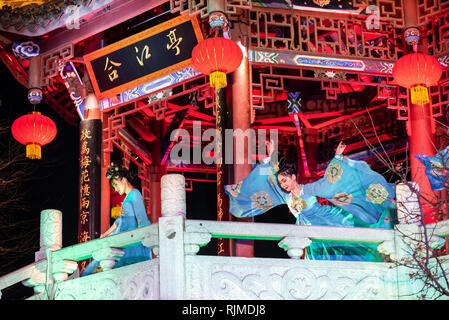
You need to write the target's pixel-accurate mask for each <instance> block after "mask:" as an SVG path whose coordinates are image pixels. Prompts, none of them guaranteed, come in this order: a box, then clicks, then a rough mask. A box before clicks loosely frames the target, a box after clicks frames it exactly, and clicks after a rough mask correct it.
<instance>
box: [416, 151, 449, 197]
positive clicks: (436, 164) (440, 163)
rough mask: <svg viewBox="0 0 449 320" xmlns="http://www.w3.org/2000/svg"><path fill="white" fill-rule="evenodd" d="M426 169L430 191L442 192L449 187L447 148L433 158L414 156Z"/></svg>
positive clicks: (420, 155) (448, 153) (448, 152)
mask: <svg viewBox="0 0 449 320" xmlns="http://www.w3.org/2000/svg"><path fill="white" fill-rule="evenodd" d="M415 158H417V159H418V160H419V161H421V163H422V164H423V165H424V166H425V167H426V169H425V172H426V175H427V178H428V179H429V183H430V187H431V188H432V190H435V191H438V190H443V189H445V188H446V187H448V185H449V175H448V172H449V146H448V147H446V148H445V149H443V150H442V151H440V152H438V153H437V154H436V155H435V156H433V157H431V156H427V155H424V154H417V155H415Z"/></svg>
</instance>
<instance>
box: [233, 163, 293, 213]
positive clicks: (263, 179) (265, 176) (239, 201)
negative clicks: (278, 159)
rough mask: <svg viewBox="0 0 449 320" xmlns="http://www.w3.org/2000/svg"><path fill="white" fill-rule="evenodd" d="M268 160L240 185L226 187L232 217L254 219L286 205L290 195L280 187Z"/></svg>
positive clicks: (258, 166)
mask: <svg viewBox="0 0 449 320" xmlns="http://www.w3.org/2000/svg"><path fill="white" fill-rule="evenodd" d="M267 160H269V158H267V159H265V161H264V163H261V164H259V165H257V166H256V167H255V168H254V169H253V170H252V171H251V172H250V174H249V175H248V176H247V177H246V178H245V179H243V180H242V181H240V182H239V183H237V184H233V185H226V186H225V192H226V194H227V195H228V196H229V203H230V207H229V211H230V212H231V213H232V215H234V216H236V217H239V218H240V217H253V216H257V215H260V214H262V213H265V212H267V211H268V210H270V209H271V208H274V207H276V206H278V205H281V204H285V203H286V199H287V196H288V193H286V192H285V191H283V190H282V189H281V187H280V186H279V184H278V182H277V178H276V175H275V173H276V172H275V170H274V169H273V167H271V165H270V162H269V161H267Z"/></svg>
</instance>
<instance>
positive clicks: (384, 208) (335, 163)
mask: <svg viewBox="0 0 449 320" xmlns="http://www.w3.org/2000/svg"><path fill="white" fill-rule="evenodd" d="M345 148H346V146H345V145H344V144H343V143H342V142H340V144H339V145H338V147H337V150H336V155H335V157H334V159H333V160H332V161H331V162H330V163H329V165H328V167H327V169H326V172H325V174H324V177H323V178H321V179H320V180H318V181H316V182H313V183H308V184H304V185H303V184H299V183H298V181H297V179H296V169H295V168H294V166H293V165H289V164H287V163H285V161H284V159H283V158H282V159H281V161H279V162H277V163H276V161H273V159H271V158H273V157H272V154H270V156H269V157H268V158H266V159H264V161H263V163H262V164H259V165H257V166H256V167H255V168H254V169H253V170H252V171H251V173H250V174H249V175H248V176H247V177H246V178H245V179H243V180H242V181H241V182H240V183H238V184H234V185H227V186H225V191H226V193H227V194H228V195H229V197H230V212H231V213H232V214H233V215H234V216H236V217H252V216H256V215H259V214H262V213H264V212H266V211H268V210H269V209H271V208H273V207H275V206H277V205H281V204H287V205H288V208H289V209H290V212H291V213H292V214H293V215H294V216H295V217H296V224H297V225H321V226H343V227H365V228H392V226H393V221H392V219H391V216H390V214H391V212H390V211H391V210H390V209H392V208H394V207H395V204H394V200H393V199H394V195H395V191H394V187H393V186H394V185H393V184H390V183H387V181H386V180H385V178H384V177H383V176H381V175H380V174H378V173H376V172H374V171H372V170H371V168H370V167H369V166H368V164H367V163H366V162H364V161H354V160H351V159H348V158H346V157H343V155H342V153H343V151H344V149H345ZM269 149H271V150H273V146H272V142H271V146H270V147H269ZM317 197H320V198H324V199H327V200H329V201H330V202H331V203H332V204H333V205H332V206H329V205H321V204H320V203H319V202H318V200H317ZM376 247H377V246H374V245H368V244H355V243H337V242H335V243H332V242H320V241H317V240H313V241H312V244H311V245H310V246H309V247H307V248H306V258H307V259H326V260H362V261H382V260H381V258H380V257H378V256H379V253H378V252H377V250H376Z"/></svg>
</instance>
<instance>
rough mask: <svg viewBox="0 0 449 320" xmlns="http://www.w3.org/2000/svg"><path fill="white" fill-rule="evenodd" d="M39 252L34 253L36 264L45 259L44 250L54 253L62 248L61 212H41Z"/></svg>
mask: <svg viewBox="0 0 449 320" xmlns="http://www.w3.org/2000/svg"><path fill="white" fill-rule="evenodd" d="M40 228H41V229H40V250H39V251H38V252H36V253H35V255H34V257H35V258H34V260H35V262H38V261H40V260H43V259H45V258H46V249H47V248H48V249H50V250H51V251H55V250H58V249H61V247H62V212H61V211H59V210H55V209H46V210H42V211H41V222H40Z"/></svg>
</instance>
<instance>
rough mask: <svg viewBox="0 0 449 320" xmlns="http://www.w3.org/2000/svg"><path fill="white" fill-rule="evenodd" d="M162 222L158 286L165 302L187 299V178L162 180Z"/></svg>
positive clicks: (173, 175) (160, 226)
mask: <svg viewBox="0 0 449 320" xmlns="http://www.w3.org/2000/svg"><path fill="white" fill-rule="evenodd" d="M161 215H162V217H161V218H159V284H160V291H159V292H160V298H161V299H162V300H179V299H184V290H185V264H184V223H185V221H184V219H185V217H186V194H185V178H184V176H182V175H180V174H167V175H164V176H163V177H162V178H161Z"/></svg>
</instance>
